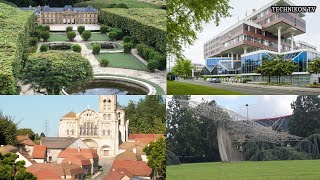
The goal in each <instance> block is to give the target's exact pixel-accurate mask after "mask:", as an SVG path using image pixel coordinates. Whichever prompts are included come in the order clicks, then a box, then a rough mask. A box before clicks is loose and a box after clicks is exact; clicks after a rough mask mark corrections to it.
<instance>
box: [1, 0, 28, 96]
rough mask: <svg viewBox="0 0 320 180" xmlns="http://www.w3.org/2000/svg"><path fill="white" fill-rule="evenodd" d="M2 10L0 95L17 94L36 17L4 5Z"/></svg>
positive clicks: (2, 4)
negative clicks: (17, 85) (18, 80)
mask: <svg viewBox="0 0 320 180" xmlns="http://www.w3.org/2000/svg"><path fill="white" fill-rule="evenodd" d="M0 9H1V11H0V94H16V93H17V87H16V82H17V79H18V78H19V76H20V72H21V68H22V62H23V60H25V59H27V57H26V53H25V52H24V51H25V50H26V48H27V47H28V43H29V34H30V32H31V31H32V29H33V25H34V15H33V12H31V11H21V10H19V9H18V8H15V7H12V6H10V5H7V4H4V3H0Z"/></svg>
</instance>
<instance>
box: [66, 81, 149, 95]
mask: <svg viewBox="0 0 320 180" xmlns="http://www.w3.org/2000/svg"><path fill="white" fill-rule="evenodd" d="M65 91H66V92H67V93H68V94H70V95H146V94H148V91H147V90H146V88H144V87H142V86H139V85H136V84H132V83H128V82H122V81H116V80H106V79H103V80H94V81H92V82H91V83H88V84H85V85H83V86H80V87H74V88H70V89H66V90H65Z"/></svg>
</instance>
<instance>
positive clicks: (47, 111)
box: [0, 95, 145, 136]
mask: <svg viewBox="0 0 320 180" xmlns="http://www.w3.org/2000/svg"><path fill="white" fill-rule="evenodd" d="M144 97H145V96H134V95H132V96H129V95H123V96H118V102H119V104H120V105H123V106H126V105H127V104H128V102H129V100H132V101H135V102H137V101H138V100H139V99H141V98H144ZM98 98H99V96H0V110H2V112H3V113H4V114H5V115H10V116H13V117H14V119H15V121H16V122H18V121H21V122H20V123H19V125H18V127H19V128H31V129H32V130H33V131H34V132H35V133H41V132H43V131H44V127H45V120H48V134H49V136H57V135H58V125H59V120H60V118H61V117H62V116H63V115H65V114H67V113H68V112H70V111H74V112H76V113H79V112H81V111H83V110H85V109H86V108H88V107H90V108H91V109H93V110H97V109H98Z"/></svg>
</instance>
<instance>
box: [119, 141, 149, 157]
mask: <svg viewBox="0 0 320 180" xmlns="http://www.w3.org/2000/svg"><path fill="white" fill-rule="evenodd" d="M147 144H148V143H144V142H124V143H122V144H121V145H120V146H119V149H125V150H127V151H131V152H132V150H133V148H136V150H137V154H138V155H141V154H145V153H144V152H143V148H144V147H146V145H147Z"/></svg>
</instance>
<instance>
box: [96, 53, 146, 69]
mask: <svg viewBox="0 0 320 180" xmlns="http://www.w3.org/2000/svg"><path fill="white" fill-rule="evenodd" d="M97 58H98V60H99V61H100V60H101V59H103V58H107V59H108V60H109V65H108V66H109V67H113V68H125V69H135V70H140V71H147V70H148V69H147V66H146V65H144V64H143V63H142V62H140V61H139V60H138V59H137V58H135V57H134V56H133V55H132V54H127V53H101V54H99V55H97Z"/></svg>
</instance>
